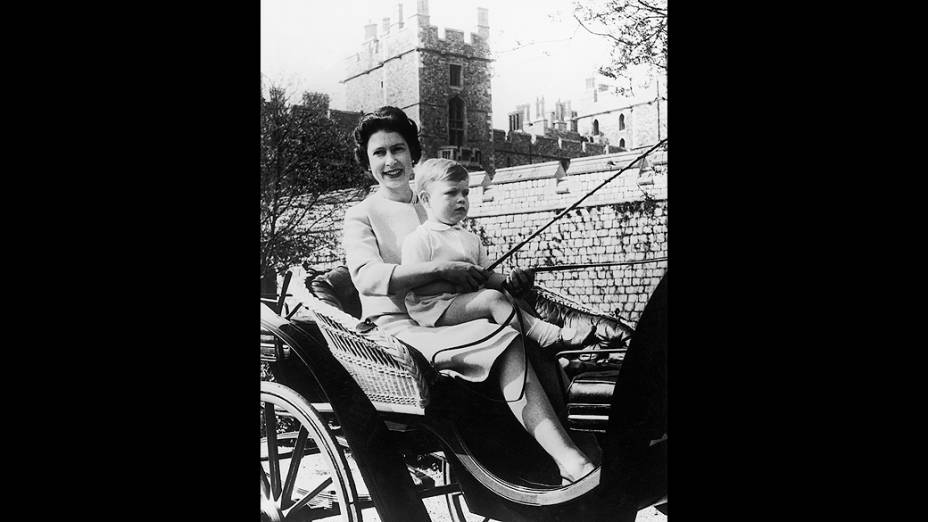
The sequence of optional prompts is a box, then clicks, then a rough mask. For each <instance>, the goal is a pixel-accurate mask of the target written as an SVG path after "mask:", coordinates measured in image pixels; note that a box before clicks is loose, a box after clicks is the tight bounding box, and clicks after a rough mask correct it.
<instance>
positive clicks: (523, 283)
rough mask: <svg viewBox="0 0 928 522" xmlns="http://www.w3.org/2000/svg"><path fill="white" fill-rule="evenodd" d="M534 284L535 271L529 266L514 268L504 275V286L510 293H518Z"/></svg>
mask: <svg viewBox="0 0 928 522" xmlns="http://www.w3.org/2000/svg"><path fill="white" fill-rule="evenodd" d="M533 284H535V271H534V270H532V269H530V268H514V269H513V270H512V272H509V275H508V276H506V288H508V289H509V293H511V294H512V295H519V294H521V293H522V292H525V291H526V290H529V289H531V288H532V285H533Z"/></svg>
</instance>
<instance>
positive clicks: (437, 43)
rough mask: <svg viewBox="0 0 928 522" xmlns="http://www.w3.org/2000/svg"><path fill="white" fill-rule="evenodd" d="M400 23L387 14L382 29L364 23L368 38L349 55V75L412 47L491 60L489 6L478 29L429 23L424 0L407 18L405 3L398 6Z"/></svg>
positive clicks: (479, 16)
mask: <svg viewBox="0 0 928 522" xmlns="http://www.w3.org/2000/svg"><path fill="white" fill-rule="evenodd" d="M396 16H397V17H399V19H400V22H399V23H397V22H395V21H393V20H391V19H390V18H383V20H382V23H381V25H380V28H379V32H378V25H377V24H368V25H366V26H365V27H364V41H363V42H362V44H361V45H360V49H359V50H358V51H357V52H356V53H354V54H351V55H349V56H348V57H346V58H345V79H344V80H343V82H345V81H348V80H351V79H352V78H354V77H357V76H358V75H362V74H366V73H369V72H371V71H372V70H374V69H377V68H379V67H382V66H383V64H384V63H385V62H386V61H388V60H390V59H396V58H399V57H401V56H402V55H404V54H406V53H409V52H412V51H423V50H424V51H434V52H438V53H441V54H445V55H454V56H460V57H465V58H471V59H482V60H490V45H489V42H488V40H489V36H490V31H489V21H488V20H489V18H488V11H487V10H486V9H485V8H478V9H477V32H476V33H473V32H472V33H469V35H468V37H467V38H466V39H465V35H464V31H462V30H459V29H452V28H441V29H439V27H437V26H434V25H431V24H430V23H429V20H430V17H429V14H428V2H427V1H424V0H420V1H419V2H418V3H417V11H416V12H415V13H413V14H411V15H409V16H408V17H407V18H405V19H403V18H402V17H403V8H402V4H399V5H398V6H397V10H396Z"/></svg>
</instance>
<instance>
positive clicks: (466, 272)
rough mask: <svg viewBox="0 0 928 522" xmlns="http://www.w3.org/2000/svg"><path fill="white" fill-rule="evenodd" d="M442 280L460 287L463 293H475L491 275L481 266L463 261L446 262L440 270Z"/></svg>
mask: <svg viewBox="0 0 928 522" xmlns="http://www.w3.org/2000/svg"><path fill="white" fill-rule="evenodd" d="M439 273H440V274H441V277H442V279H444V280H446V281H448V282H449V283H451V284H453V285H454V286H455V287H458V288H460V289H461V291H463V292H474V291H476V290H477V289H478V288H480V287H481V286H483V284H484V283H486V281H487V278H488V277H489V276H490V273H489V272H487V271H486V270H485V269H483V268H481V267H480V266H477V265H474V264H472V263H465V262H463V261H446V262H444V263H442V267H441V269H440V270H439Z"/></svg>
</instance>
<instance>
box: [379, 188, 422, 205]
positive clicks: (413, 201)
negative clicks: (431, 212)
mask: <svg viewBox="0 0 928 522" xmlns="http://www.w3.org/2000/svg"><path fill="white" fill-rule="evenodd" d="M375 194H376V195H378V196H380V199H383V200H386V201H389V202H391V203H399V204H400V205H415V204H416V203H418V202H419V196H418V195H417V194H416V191H414V190H413V191H412V198H411V199H410V200H409V201H396V200H395V199H390V198H388V197H387V191H386V189H384V188H383V187H380V188H378V189H377V192H375Z"/></svg>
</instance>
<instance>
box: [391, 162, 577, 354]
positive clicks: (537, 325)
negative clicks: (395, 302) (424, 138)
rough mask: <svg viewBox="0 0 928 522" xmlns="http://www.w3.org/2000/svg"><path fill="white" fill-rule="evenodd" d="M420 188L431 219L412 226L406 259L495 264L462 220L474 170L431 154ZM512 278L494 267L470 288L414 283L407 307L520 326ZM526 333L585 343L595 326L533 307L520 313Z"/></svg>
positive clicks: (436, 322) (412, 311)
mask: <svg viewBox="0 0 928 522" xmlns="http://www.w3.org/2000/svg"><path fill="white" fill-rule="evenodd" d="M415 171H416V183H417V186H416V191H417V192H418V194H419V201H420V202H421V203H422V205H423V206H424V207H425V209H426V212H427V213H428V220H426V222H425V223H423V224H422V225H419V227H418V228H417V229H415V230H414V231H413V232H411V233H410V234H409V235H408V236H407V237H406V240H405V241H404V242H403V248H402V262H403V263H404V264H406V263H419V262H425V261H465V262H469V263H473V264H475V265H478V266H481V267H486V266H487V265H489V264H490V260H489V259H487V252H486V248H485V247H484V246H483V244H481V242H480V238H478V237H477V236H476V235H475V234H473V233H472V232H470V231H468V230H465V229H464V227H463V226H462V225H461V220H463V219H464V218H465V217H467V211H468V209H469V207H470V204H469V202H468V199H467V195H468V193H469V192H470V190H469V188H468V187H469V181H470V176H469V175H468V173H467V169H465V168H464V167H462V166H461V165H460V164H458V163H457V162H454V161H451V160H447V159H429V160H426V161H424V162H422V163H420V164H419V165H418V166H417V167H416V168H415ZM506 281H507V278H506V277H505V276H503V275H501V274H497V273H494V272H491V273H490V277H489V279H488V280H487V282H486V284H485V285H484V288H481V289H480V290H477V291H476V292H469V293H451V292H438V293H435V292H434V291H433V290H431V289H430V287H432V288H434V286H433V285H428V286H425V287H419V288H414V289H412V290H411V291H409V292H408V293H407V294H406V309H407V311H408V312H409V315H410V316H411V317H412V318H413V319H414V320H415V321H416V322H418V323H419V324H420V325H421V326H450V325H455V324H460V323H464V322H467V321H473V320H475V319H490V320H492V321H493V322H495V323H496V324H506V323H507V321H508V324H510V325H511V326H513V327H514V328H516V329H517V330H518V329H520V323H519V319H518V317H516V315H514V314H513V311H514V305H513V304H512V303H510V302H509V300H508V299H507V298H506V296H505V295H503V293H502V292H501V291H500V290H502V289H503V288H504V286H505V284H506ZM520 315H521V316H522V323H523V324H524V327H525V335H526V336H527V337H529V338H530V339H533V340H535V341H536V342H537V343H538V344H539V345H541V346H550V345H552V344H555V343H558V342H559V343H560V344H561V345H562V346H565V347H569V346H576V345H580V344H582V343H583V342H584V341H585V340H586V339H587V337H589V335H590V333H591V331H592V326H591V325H589V324H587V323H584V326H583V327H582V328H583V331H579V330H580V329H576V330H575V329H573V328H561V327H559V326H557V325H554V324H551V323H548V322H545V321H542V320H541V319H538V318H537V317H534V316H532V315H529V314H528V313H522V314H520Z"/></svg>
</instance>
